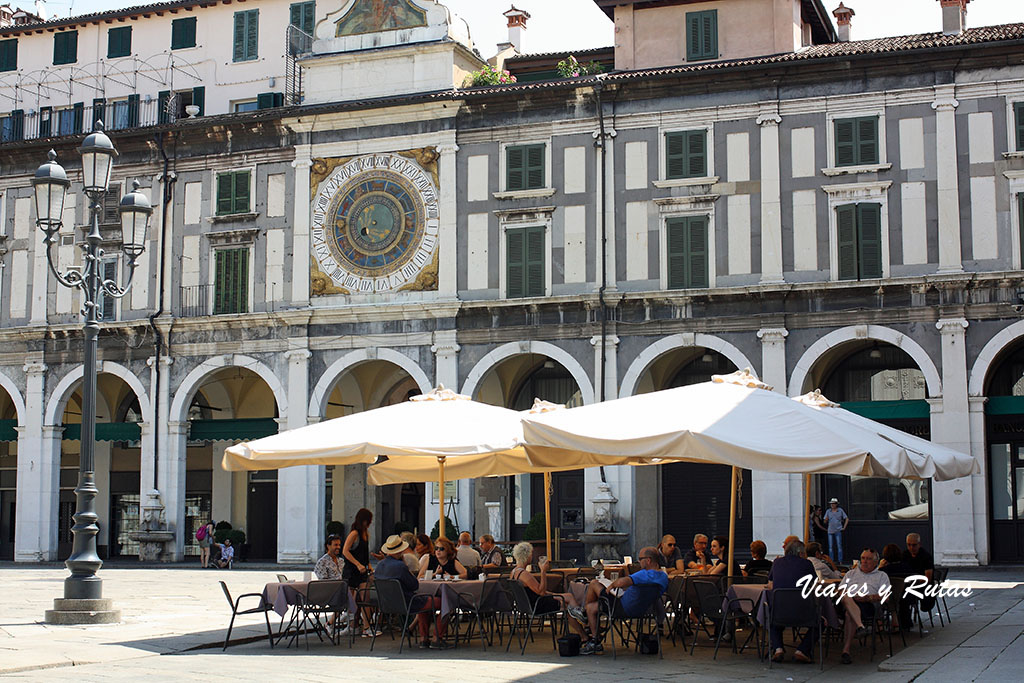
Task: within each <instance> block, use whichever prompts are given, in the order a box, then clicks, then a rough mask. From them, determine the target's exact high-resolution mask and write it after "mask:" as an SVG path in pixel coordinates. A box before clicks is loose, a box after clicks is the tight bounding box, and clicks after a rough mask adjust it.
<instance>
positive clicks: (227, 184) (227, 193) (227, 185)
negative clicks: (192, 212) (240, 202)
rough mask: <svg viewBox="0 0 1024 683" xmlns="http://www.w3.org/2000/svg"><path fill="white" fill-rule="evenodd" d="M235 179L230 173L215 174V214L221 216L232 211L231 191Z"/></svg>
mask: <svg viewBox="0 0 1024 683" xmlns="http://www.w3.org/2000/svg"><path fill="white" fill-rule="evenodd" d="M234 181H235V179H234V176H233V175H232V174H231V173H221V174H220V175H218V176H217V215H218V216H223V215H226V214H229V213H231V212H232V208H233V203H232V201H231V200H232V191H233V189H234V188H233V187H232V186H233V183H234Z"/></svg>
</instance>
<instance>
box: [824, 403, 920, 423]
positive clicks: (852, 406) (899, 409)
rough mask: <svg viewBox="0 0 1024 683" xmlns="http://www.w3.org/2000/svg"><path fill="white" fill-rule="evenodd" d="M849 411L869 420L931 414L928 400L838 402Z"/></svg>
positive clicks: (896, 418) (908, 417) (917, 417)
mask: <svg viewBox="0 0 1024 683" xmlns="http://www.w3.org/2000/svg"><path fill="white" fill-rule="evenodd" d="M839 405H841V406H842V407H843V408H846V409H847V410H849V411H850V412H851V413H857V414H858V415H860V416H861V417H866V418H869V419H871V420H926V419H928V417H929V416H930V415H931V407H930V406H929V405H928V401H925V400H924V399H917V400H914V401H846V402H845V403H840V404H839Z"/></svg>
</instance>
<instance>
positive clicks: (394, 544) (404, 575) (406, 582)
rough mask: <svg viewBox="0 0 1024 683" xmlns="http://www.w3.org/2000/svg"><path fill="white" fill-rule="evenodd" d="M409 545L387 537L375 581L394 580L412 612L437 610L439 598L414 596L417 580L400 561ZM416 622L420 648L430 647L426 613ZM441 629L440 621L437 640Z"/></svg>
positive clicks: (394, 537) (400, 538)
mask: <svg viewBox="0 0 1024 683" xmlns="http://www.w3.org/2000/svg"><path fill="white" fill-rule="evenodd" d="M408 547H409V544H408V543H407V542H405V541H404V540H402V537H401V536H399V535H397V534H394V535H391V536H388V540H387V541H386V542H385V543H384V545H382V546H381V547H380V551H381V553H383V554H384V555H385V558H384V559H383V560H381V561H380V562H379V563H378V564H377V568H376V569H374V571H373V575H374V577H376V580H377V581H380V580H381V579H385V580H386V579H394V580H396V581H398V582H399V583H400V584H401V585H402V592H404V593H405V599H406V602H408V601H412V611H413V612H417V611H420V610H422V609H424V608H426V607H427V606H428V604H429V606H431V607H433V608H435V609H436V608H438V607H440V606H441V598H439V597H430V596H427V595H416V591H417V589H419V587H420V582H419V579H417V578H416V577H415V576H413V575H412V572H410V571H409V568H408V567H407V566H406V565H405V561H404V560H403V559H402V555H404V554H405V551H406V549H407V548H408ZM416 621H417V623H418V624H419V630H420V647H422V648H428V647H430V617H429V615H428V614H426V613H421V614H419V615H418V616H417V617H416ZM441 633H442V627H441V624H440V621H439V623H438V625H437V637H438V640H440V638H441Z"/></svg>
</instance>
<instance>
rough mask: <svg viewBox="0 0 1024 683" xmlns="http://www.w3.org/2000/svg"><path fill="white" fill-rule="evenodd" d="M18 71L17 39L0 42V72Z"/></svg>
mask: <svg viewBox="0 0 1024 683" xmlns="http://www.w3.org/2000/svg"><path fill="white" fill-rule="evenodd" d="M17 70H18V39H17V38H11V39H10V40H0V71H17Z"/></svg>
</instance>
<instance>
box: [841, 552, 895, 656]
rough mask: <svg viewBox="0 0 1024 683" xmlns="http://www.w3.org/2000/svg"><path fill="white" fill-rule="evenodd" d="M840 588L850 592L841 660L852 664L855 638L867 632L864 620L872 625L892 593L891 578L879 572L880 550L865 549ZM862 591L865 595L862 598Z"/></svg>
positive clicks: (844, 596)
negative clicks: (883, 601) (851, 648)
mask: <svg viewBox="0 0 1024 683" xmlns="http://www.w3.org/2000/svg"><path fill="white" fill-rule="evenodd" d="M839 585H840V586H845V587H846V589H847V592H846V593H844V594H843V601H842V602H843V607H845V608H846V621H845V623H844V624H843V654H842V660H843V664H851V663H852V662H853V659H851V658H850V646H851V645H852V644H853V639H854V636H862V635H864V634H865V633H867V632H868V631H867V628H866V627H865V624H864V620H865V619H867V620H868V624H870V623H871V620H873V619H874V618H875V615H876V614H877V610H876V607H877V605H878V603H880V602H882V600H883V599H884V598H885V596H886V595H888V594H889V591H891V590H892V584H890V583H889V577H888V576H886V575H885V574H884V573H883V572H881V571H879V570H878V551H876V550H874V549H872V548H865V549H864V550H862V551H861V553H860V564H859V565H858V566H856V567H854V568H853V569H851V570H850V571H848V572H846V576H844V577H843V580H842V582H841V583H840V584H839ZM862 592H863V593H864V595H860V593H862ZM851 594H853V595H851ZM883 594H884V595H883Z"/></svg>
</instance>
